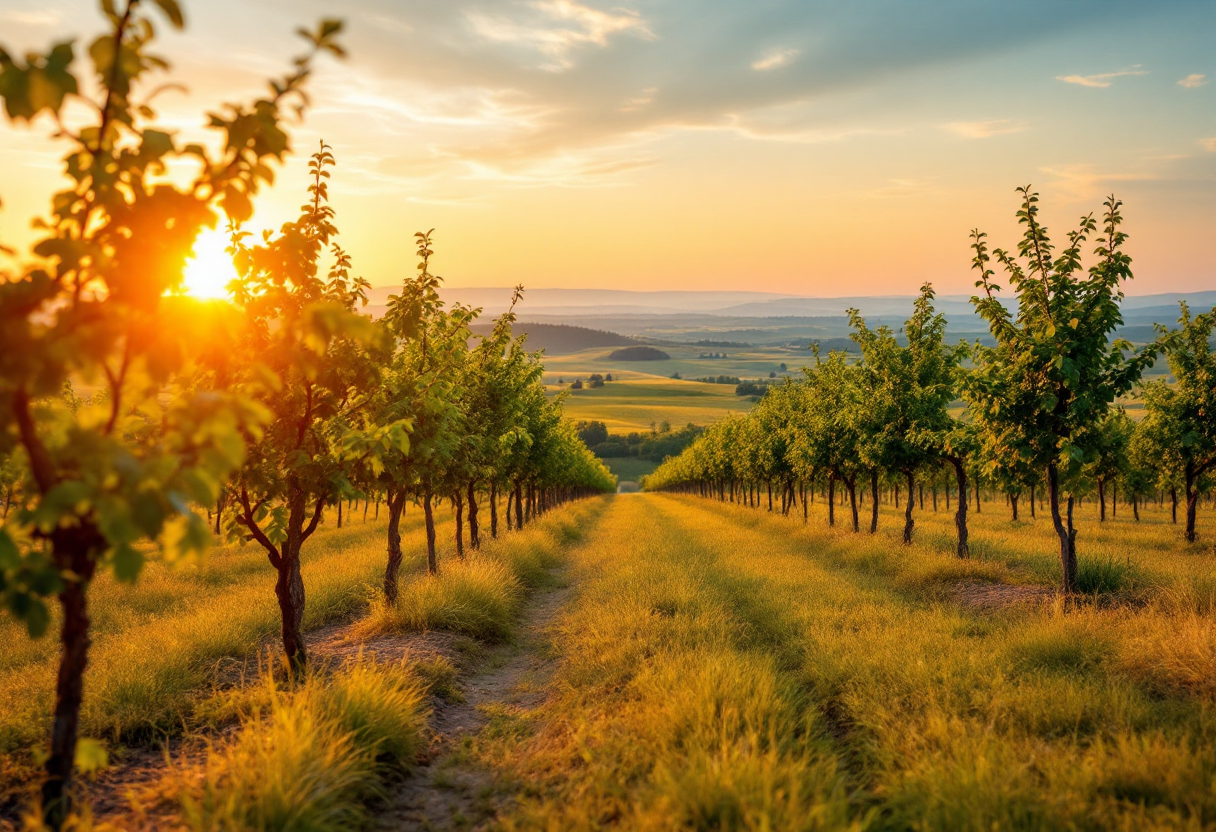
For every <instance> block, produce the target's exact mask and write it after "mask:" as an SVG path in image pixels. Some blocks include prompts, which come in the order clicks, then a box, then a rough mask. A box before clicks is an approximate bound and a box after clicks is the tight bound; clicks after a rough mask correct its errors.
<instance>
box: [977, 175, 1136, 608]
mask: <svg viewBox="0 0 1216 832" xmlns="http://www.w3.org/2000/svg"><path fill="white" fill-rule="evenodd" d="M1018 192H1019V193H1020V194H1021V196H1022V207H1021V210H1019V211H1018V221H1019V223H1020V224H1021V225H1022V226H1023V227H1024V233H1023V237H1022V239H1021V241H1020V242H1019V243H1018V249H1017V252H1016V254H1013V253H1010V252H1007V251H1005V250H1002V249H999V248H998V249H995V250H994V251H993V252H992V253H991V255H990V254H989V251H988V245H987V243H986V242H985V238H986V235H985V234H984V233H983V232H981V231H979V230H976V231H973V232H972V247H973V249H974V250H975V258H974V259H973V261H972V262H973V265H974V268H975V269H976V270H977V271H978V272H979V274H980V277H979V280H977V281H976V286H977V287H978V288H980V289H982V290H983V296H981V297H976V298H973V299H972V302H973V303H974V304H975V307H976V310H977V311H978V312H979V314H980V315H981V316H982V317H983V318H984V320H986V321H987V322H988V325H989V328H990V330H991V332H992V335H993V337H994V338H996V341H997V345H996V346H995V347H992V348H980V349H978V350H977V351H976V359H977V360H976V364H977V366H976V369H975V371H974V372H973V373H972V374H971V376H970V378H969V380H968V383H967V387H966V392H967V399H968V403H969V405H970V412H971V413H972V415H973V416H974V418H975V421H976V423H977V425H978V426H979V427H980V433H981V436H982V437H983V441H984V442H985V444H986V446H987V453H986V456H987V457H988V458H989V459H992V458H997V457H1005V458H1010V459H1013V460H1017V461H1018V462H1024V464H1025V465H1027V466H1028V467H1031V468H1037V469H1046V472H1047V484H1048V493H1049V499H1050V504H1051V515H1052V521H1053V524H1054V525H1055V528H1056V533H1057V535H1058V537H1059V540H1060V561H1061V585H1062V586H1063V588H1064V589H1065V591H1070V592H1071V591H1073V590H1074V589H1075V588H1076V572H1077V564H1076V529H1075V528H1074V527H1073V525H1072V520H1071V506H1072V499H1073V498H1072V496H1071V490H1070V496H1069V508H1070V511H1069V516H1068V518H1067V520H1065V519H1062V518H1061V514H1060V487H1061V484H1062V483H1061V476H1063V478H1064V480H1063V485H1064V486H1065V487H1067V488H1070V489H1075V487H1076V484H1077V482H1078V477H1079V475H1080V474H1081V472H1082V470H1083V469H1084V466H1085V465H1086V464H1091V463H1094V462H1095V460H1096V459H1097V456H1098V450H1099V449H1098V444H1099V443H1098V439H1097V434H1096V432H1095V430H1094V427H1095V426H1096V425H1098V424H1099V423H1100V421H1101V420H1102V418H1103V417H1104V416H1105V415H1106V413H1107V411H1108V410H1109V408H1110V406H1111V404H1112V402H1114V400H1115V397H1116V396H1119V395H1122V394H1124V393H1127V392H1128V391H1130V390H1131V389H1132V387H1133V385H1135V383H1136V382H1137V381H1138V380H1139V379H1140V375H1141V373H1142V372H1143V371H1144V369H1145V368H1146V367H1148V366H1149V365H1151V363H1152V361H1153V358H1154V357H1155V355H1156V348H1155V347H1154V346H1150V347H1148V348H1146V349H1144V350H1142V351H1141V352H1139V353H1137V354H1135V355H1133V356H1131V357H1128V356H1127V355H1126V351H1128V350H1130V345H1129V344H1127V343H1126V342H1124V341H1120V340H1114V341H1111V340H1110V337H1111V334H1112V333H1113V332H1114V330H1115V329H1116V328H1117V327H1118V326H1119V325H1120V324H1121V323H1122V321H1123V319H1122V316H1121V314H1120V311H1119V301H1120V300H1121V299H1122V297H1123V292H1122V289H1121V286H1122V284H1123V282H1124V281H1126V280H1130V279H1131V277H1132V272H1131V258H1130V257H1129V256H1128V255H1127V254H1126V253H1125V252H1124V250H1123V245H1124V243H1125V241H1126V234H1125V233H1124V232H1123V231H1121V230H1120V225H1121V224H1122V222H1123V216H1122V214H1121V213H1120V208H1121V206H1122V203H1120V202H1119V201H1118V200H1116V199H1115V198H1114V197H1113V196H1112V197H1110V198H1109V199H1108V200H1107V201H1106V211H1105V214H1104V216H1103V219H1102V224H1101V230H1100V234H1101V236H1099V237H1097V239H1096V242H1097V244H1098V245H1097V248H1096V249H1095V254H1096V256H1097V261H1096V262H1095V263H1094V265H1092V266H1091V267H1090V268H1089V269H1088V270H1085V269H1084V267H1083V264H1082V249H1083V247H1084V246H1085V244H1086V242H1087V240H1088V239H1089V237H1090V235H1092V234H1094V233H1096V232H1098V231H1099V226H1098V222H1097V220H1095V219H1094V216H1093V214H1088V215H1086V216H1084V217H1082V218H1081V221H1080V224H1079V226H1078V227H1077V228H1076V229H1075V230H1073V231H1070V232H1069V233H1068V235H1067V237H1068V247H1067V248H1065V249H1064V250H1063V251H1061V252H1060V253H1059V255H1058V256H1053V252H1054V249H1053V246H1052V243H1051V240H1050V238H1049V237H1048V234H1047V229H1046V228H1044V227H1043V226H1042V225H1041V224H1040V222H1039V216H1038V215H1039V206H1038V201H1039V199H1038V195H1037V194H1036V193H1035V192H1034V191H1032V190H1031V189H1030V188H1029V186H1027V187H1024V188H1019V189H1018ZM993 257H995V258H996V260H997V261H998V262H999V263H1000V264H1001V265H1002V266H1003V267H1004V268H1005V271H1006V273H1007V276H1008V279H1009V282H1010V285H1011V287H1012V288H1013V290H1014V292H1015V293H1016V295H1017V299H1018V308H1017V314H1016V316H1015V315H1014V314H1013V313H1011V312H1010V310H1009V309H1007V308H1006V307H1005V306H1004V305H1003V304H1002V303H1001V302H1000V301H999V300H998V299H997V297H996V293H997V292H999V290H1000V286H999V285H997V284H996V283H995V281H994V273H993V271H992V270H991V269H990V264H991V261H992V258H993Z"/></svg>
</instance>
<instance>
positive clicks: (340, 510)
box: [338, 499, 344, 529]
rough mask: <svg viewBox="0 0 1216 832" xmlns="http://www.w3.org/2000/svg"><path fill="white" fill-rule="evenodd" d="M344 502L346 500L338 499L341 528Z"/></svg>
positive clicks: (339, 524) (340, 525)
mask: <svg viewBox="0 0 1216 832" xmlns="http://www.w3.org/2000/svg"><path fill="white" fill-rule="evenodd" d="M343 502H344V501H343V500H341V499H339V500H338V528H339V529H340V528H342V503H343Z"/></svg>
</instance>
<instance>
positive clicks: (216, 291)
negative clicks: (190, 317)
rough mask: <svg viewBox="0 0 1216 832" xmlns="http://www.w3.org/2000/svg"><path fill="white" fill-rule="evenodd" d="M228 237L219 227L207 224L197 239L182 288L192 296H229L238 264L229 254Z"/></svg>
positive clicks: (209, 297)
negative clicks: (233, 262) (234, 263)
mask: <svg viewBox="0 0 1216 832" xmlns="http://www.w3.org/2000/svg"><path fill="white" fill-rule="evenodd" d="M227 248H228V238H227V237H226V236H225V234H224V232H223V231H221V230H220V229H216V228H204V229H203V230H202V231H201V232H200V233H199V235H198V239H196V240H195V241H194V256H193V257H191V258H189V259H188V260H186V268H185V270H184V271H183V272H182V290H183V291H184V292H185V293H186V294H187V295H190V296H191V297H195V298H200V299H216V298H227V297H228V288H227V287H228V284H229V282H231V281H232V280H235V279H236V276H237V274H236V266H234V265H233V264H232V257H231V255H229V254H228V251H227Z"/></svg>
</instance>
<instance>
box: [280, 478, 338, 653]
mask: <svg viewBox="0 0 1216 832" xmlns="http://www.w3.org/2000/svg"><path fill="white" fill-rule="evenodd" d="M287 493H288V498H287V506H288V508H287V539H286V540H285V541H283V545H282V547H281V548H280V558H279V562H278V563H277V564H276V565H275V568H276V569H277V571H278V576H277V579H276V581H275V585H274V594H275V597H276V598H277V599H278V601H279V612H280V614H281V617H282V635H283V652H284V654H285V655H286V656H287V666H288V669H289V670H290V671H291V673H292V674H293V675H295V676H300V675H302V674H303V672H304V670H305V669H306V668H307V666H308V656H307V654H306V652H305V650H304V634H303V632H302V631H301V627H302V626H303V624H304V601H305V599H304V578H303V576H302V575H301V574H300V549H301V548H302V547H303V545H304V515H305V511H306V509H307V503H306V497H305V494H304V493H303V490H302V489H301V487H300V486H299V485H298V484H296V485H291V484H289V485H288V492H287ZM317 500H318V505H320V503H321V498H319V497H318V498H317ZM341 508H342V501H341V500H339V501H338V509H339V511H340V510H341Z"/></svg>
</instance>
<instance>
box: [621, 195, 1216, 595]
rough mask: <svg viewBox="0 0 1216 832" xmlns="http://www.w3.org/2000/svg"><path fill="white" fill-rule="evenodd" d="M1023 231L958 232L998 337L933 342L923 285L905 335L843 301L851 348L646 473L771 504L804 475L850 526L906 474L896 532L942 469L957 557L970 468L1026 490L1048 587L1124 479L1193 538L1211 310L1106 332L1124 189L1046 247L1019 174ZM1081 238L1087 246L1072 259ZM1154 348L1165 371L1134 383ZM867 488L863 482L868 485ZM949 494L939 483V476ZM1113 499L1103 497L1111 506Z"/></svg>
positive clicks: (1017, 494)
mask: <svg viewBox="0 0 1216 832" xmlns="http://www.w3.org/2000/svg"><path fill="white" fill-rule="evenodd" d="M1018 192H1019V194H1020V196H1021V207H1020V210H1019V212H1018V219H1019V222H1020V224H1021V225H1022V227H1023V236H1022V238H1021V240H1019V242H1018V244H1017V248H1016V250H1015V251H1012V252H1011V251H1006V250H1003V249H995V250H991V251H990V250H989V247H988V243H987V241H986V235H985V234H984V233H983V232H981V231H979V230H975V231H973V232H972V235H971V243H972V250H973V252H974V258H973V261H972V265H973V267H974V269H975V270H976V272H977V274H978V279H977V281H976V287H977V289H979V290H980V292H979V293H978V294H977V295H976V296H975V297H973V298H972V303H973V305H974V306H975V307H976V309H977V311H978V312H979V314H980V315H981V316H982V317H983V318H984V319H985V320H986V321H987V322H988V324H989V328H990V331H991V333H992V336H993V338H994V340H995V345H994V346H983V345H981V344H978V343H977V344H973V345H968V344H966V343H963V342H959V343H956V344H950V343H947V342H946V338H945V334H946V319H945V316H944V315H942V314H939V313H937V312H936V311H935V310H934V306H933V300H934V292H933V288H932V286H931V285H930V284H927V283H926V284H925V285H924V286H922V287H921V291H920V295H919V297H918V298H917V300H916V303H915V305H914V309H913V314H912V316H911V318H909V319H908V321H907V322H906V323H905V324H904V326H903V331H902V335H903V339H902V340H903V341H904V343H902V344H901V342H900V341H901V339H898V338H897V333H895V332H894V331H892V330H891V329H890V328H888V327H880V328H878V329H871V328H870V327H868V326H867V325H866V321H865V319H864V318H863V317H862V316H861V314H860V313H859V312H858V311H857V310H856V309H851V310H849V320H850V324H851V326H852V329H853V332H852V335H851V338H852V341H853V342H854V343H855V344H856V350H857V353H858V354H859V355H850V354H848V353H846V352H844V351H832V352H829V353H828V354H827V355H826V356H825V355H822V354H821V353H820V351H819V350H818V349H815V350H814V363H813V365H812V366H810V367H807V368H805V369H804V370H803V378H801V379H799V380H797V381H795V380H792V379H791V380H787V381H786V382H785V383H784V384H782V385H780V386H773V387H770V388H769V389H768V391H767V393H766V394H765V395H764V397H763V398H762V399H760V401H759V402H758V403H757V405H756V406H755V407H754V408H753V409H752V410H751V411H750V412H749V413H748V414H747V415H746V416H742V417H732V418H729V419H727V420H725V421H723V422H719V423H717V424H715V425H712V426H711V427H710V428H709V429H708V430H706V431H705V432H704V433H703V434H702V435H701V436H700V437H698V438H697V439H696V440H695V441H694V442H693V443H692V444H691V445H690V446H689V447H688V449H687V450H685V451H684V452H683V453H682V454H681V455H679V456H677V457H673V458H671V459H669V460H667V461H666V462H664V463H663V464H662V465H661V466H660V467H659V468H658V469H657V470H656V471H655V472H654V473H653V474H651V475H650V476H648V477H646V478H645V480H644V486H645V487H646V488H648V489H651V490H674V491H682V492H685V493H694V494H699V495H701V496H705V497H716V498H717V499H720V500H724V501H725V500H730V501H734V502H741V503H744V504H746V505H750V506H755V505H758V504H759V503H760V502H761V500H762V499H763V492H767V497H768V504H769V508H770V510H771V509H772V506H773V503H772V499H773V490H774V489H776V491H777V494H778V498H779V501H780V505H781V509H782V510H783V511H784V512H786V513H788V512H789V511H790V510H791V509H795V508H796V507H797V506H798V504H799V503H801V505H802V510H803V515H804V518H805V517H806V515H807V504H808V502H809V501H811V500H813V499H814V496H815V492H816V490H817V488H820V487H821V488H822V490H823V491H824V492H825V493H826V496H827V498H828V522H829V523H830V524H835V521H836V517H835V511H836V504H837V499H836V497H837V489H838V488H839V489H842V490H843V492H844V494H845V495H847V502H848V505H849V508H850V510H851V522H852V527H853V530H854V531H858V530H859V529H860V527H861V518H860V501H859V493H858V492H859V489H861V490H862V491H863V492H865V491H868V494H869V496H870V501H869V503H870V517H869V523H868V525H869V531H870V533H874V532H875V531H877V528H878V518H879V501H880V496H881V494H882V493H883V489H884V488H889V487H893V489H894V491H895V495H896V496H895V499H896V501H897V502H898V489H899V485H900V484H902V485H903V486H904V488H905V493H906V494H907V500H906V501H905V503H904V506H905V508H904V527H903V541H904V543H911V542H912V538H913V530H914V527H915V518H914V509H915V502H916V501H915V500H914V499H913V497H914V494H915V492H916V490H917V489H918V487H919V489H920V490H921V506H922V508H923V505H924V497H923V488H924V485H925V484H926V481H927V482H928V483H929V484H930V486H931V488H932V490H933V496H934V505H935V507H936V489H937V486H938V484H940V483H941V482H942V480H943V475H944V474H945V473H946V472H948V473H949V478H950V480H952V488H953V490H954V492H955V506H956V509H955V526H956V532H957V534H956V548H955V552H956V554H957V555H958V557H963V558H965V557H967V556H968V555H969V545H968V527H967V511H968V506H969V505H970V504H971V501H972V497H973V496H974V497H975V499H976V500H977V502H976V506H977V507H978V505H979V503H978V497H979V493H978V490H977V489H976V486H977V483H987V484H988V485H989V486H990V487H994V488H996V489H999V490H1000V491H1002V492H1004V494H1005V495H1006V496H1007V498H1008V500H1009V504H1010V506H1011V509H1012V513H1013V519H1015V520H1016V519H1018V505H1019V500H1020V499H1021V498H1022V497H1023V495H1029V500H1030V510H1031V514H1032V516H1033V514H1034V507H1035V496H1036V490H1037V492H1038V496H1039V497H1040V498H1041V497H1042V496H1043V494H1044V491H1045V492H1046V504H1047V507H1048V509H1049V513H1050V518H1051V522H1052V525H1053V528H1054V529H1055V532H1056V534H1057V537H1058V539H1059V546H1060V564H1061V587H1062V589H1063V590H1064V591H1065V592H1073V591H1075V590H1076V587H1077V577H1076V576H1077V528H1076V526H1075V524H1074V508H1075V506H1076V503H1077V500H1079V499H1081V498H1083V497H1084V496H1086V495H1090V494H1094V495H1096V497H1097V500H1098V501H1099V504H1100V519H1101V520H1103V521H1104V520H1105V519H1106V500H1107V496H1108V494H1109V496H1110V497H1111V498H1112V500H1113V499H1116V498H1117V494H1118V491H1119V490H1120V489H1121V490H1122V493H1123V495H1124V498H1125V499H1126V500H1128V501H1129V502H1130V504H1131V506H1132V509H1133V512H1134V515H1135V517H1136V519H1139V505H1140V503H1141V502H1142V501H1143V500H1145V499H1146V498H1150V497H1151V496H1152V495H1153V494H1159V495H1164V494H1168V495H1169V496H1170V499H1171V502H1172V506H1173V517H1174V520H1175V522H1177V519H1178V518H1177V514H1178V511H1177V509H1178V499H1179V496H1180V495H1181V498H1182V502H1183V506H1184V513H1185V521H1184V522H1185V532H1184V536H1185V538H1186V540H1187V541H1188V542H1194V541H1195V539H1196V515H1197V509H1198V506H1199V499H1200V495H1201V493H1203V492H1204V491H1206V490H1210V489H1211V487H1212V475H1213V473H1214V472H1216V353H1214V352H1213V347H1212V334H1213V328H1214V327H1216V309H1214V310H1212V311H1210V312H1208V313H1205V314H1197V315H1192V313H1191V311H1190V309H1188V307H1187V305H1186V304H1185V303H1183V304H1181V310H1180V317H1179V319H1178V326H1177V327H1176V328H1174V329H1167V328H1165V327H1161V326H1159V327H1157V330H1158V337H1157V339H1156V340H1155V341H1154V342H1153V343H1151V344H1148V345H1145V346H1143V347H1141V348H1140V349H1138V350H1135V349H1133V348H1132V345H1131V344H1129V343H1127V342H1126V341H1122V340H1118V339H1115V340H1112V337H1111V336H1112V333H1113V331H1114V330H1115V328H1116V327H1117V326H1119V325H1120V324H1121V323H1122V318H1121V316H1120V310H1119V303H1120V301H1121V299H1122V297H1123V293H1122V285H1123V283H1124V282H1125V281H1127V280H1130V279H1131V278H1132V271H1131V259H1130V258H1129V257H1128V256H1127V254H1126V253H1125V251H1124V244H1125V242H1126V234H1125V233H1124V232H1123V231H1122V230H1121V224H1122V220H1123V217H1122V213H1121V209H1122V205H1121V203H1120V202H1119V201H1118V200H1116V199H1115V198H1114V197H1111V198H1109V199H1108V200H1107V201H1106V203H1105V211H1104V212H1103V215H1102V217H1101V218H1100V219H1098V218H1095V217H1094V216H1093V215H1092V214H1090V215H1087V216H1085V217H1083V218H1082V219H1081V221H1080V223H1079V225H1078V226H1077V228H1075V229H1073V230H1071V231H1070V232H1069V233H1068V234H1067V237H1066V239H1067V244H1066V246H1065V247H1064V248H1063V249H1062V250H1060V251H1059V252H1058V253H1056V250H1055V248H1054V247H1053V243H1052V241H1051V238H1050V236H1049V234H1048V232H1047V229H1046V228H1045V227H1044V226H1043V225H1042V223H1041V221H1040V219H1039V206H1038V195H1037V194H1036V193H1035V192H1034V191H1033V190H1031V188H1030V187H1029V186H1027V187H1024V188H1019V189H1018ZM1091 238H1093V240H1094V244H1095V247H1094V251H1093V255H1094V262H1093V263H1092V265H1090V266H1089V267H1088V268H1086V267H1085V266H1084V265H1083V263H1082V260H1083V251H1084V248H1085V247H1086V244H1087V241H1088V240H1090V239H1091ZM994 261H995V263H996V264H999V265H1000V266H1001V267H1002V269H1003V271H1004V272H1005V275H1006V278H1007V281H1008V285H1009V288H1011V289H1012V291H1013V293H1014V295H1015V297H1016V309H1013V310H1011V309H1009V308H1007V307H1006V306H1005V304H1003V303H1002V302H1001V301H1000V299H999V297H998V294H999V292H1000V290H1001V288H1002V287H1001V286H1000V285H999V284H998V283H997V281H996V279H995V272H994V269H993V268H992V267H993V265H994ZM1161 354H1164V355H1165V357H1166V359H1167V361H1168V364H1169V369H1170V373H1171V375H1172V377H1173V381H1172V382H1170V381H1167V380H1158V381H1153V382H1148V383H1142V382H1141V378H1142V376H1143V374H1144V372H1145V371H1146V370H1147V369H1148V368H1150V367H1151V366H1152V364H1153V362H1154V361H1155V359H1156V358H1157V356H1159V355H1161ZM1133 391H1136V392H1137V394H1138V395H1139V397H1140V398H1141V399H1142V400H1143V402H1144V417H1143V419H1141V420H1140V421H1139V422H1133V420H1132V419H1131V418H1130V417H1129V416H1128V414H1127V412H1126V410H1125V409H1124V408H1123V407H1121V406H1118V405H1117V404H1116V399H1117V398H1118V397H1121V396H1125V395H1127V394H1129V393H1131V392H1133ZM863 496H864V493H863ZM947 499H949V491H947ZM1112 511H1113V508H1112Z"/></svg>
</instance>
